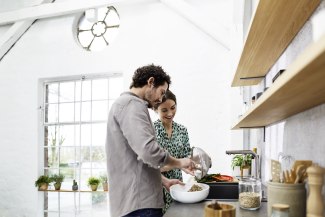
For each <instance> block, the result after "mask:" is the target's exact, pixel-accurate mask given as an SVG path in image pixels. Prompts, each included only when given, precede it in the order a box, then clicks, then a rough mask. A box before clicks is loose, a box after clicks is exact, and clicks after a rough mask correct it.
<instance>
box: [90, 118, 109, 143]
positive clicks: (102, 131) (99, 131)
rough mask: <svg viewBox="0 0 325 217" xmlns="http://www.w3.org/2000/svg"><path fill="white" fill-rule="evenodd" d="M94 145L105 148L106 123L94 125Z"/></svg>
mask: <svg viewBox="0 0 325 217" xmlns="http://www.w3.org/2000/svg"><path fill="white" fill-rule="evenodd" d="M92 127H93V129H92V133H93V135H92V144H93V145H94V146H104V145H105V142H106V127H107V124H106V123H101V124H93V126H92Z"/></svg>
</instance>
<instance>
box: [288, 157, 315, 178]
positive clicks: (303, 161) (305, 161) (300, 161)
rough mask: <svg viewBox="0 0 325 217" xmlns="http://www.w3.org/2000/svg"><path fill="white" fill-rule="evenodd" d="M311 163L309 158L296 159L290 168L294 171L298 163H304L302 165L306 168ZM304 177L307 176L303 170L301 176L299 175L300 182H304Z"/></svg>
mask: <svg viewBox="0 0 325 217" xmlns="http://www.w3.org/2000/svg"><path fill="white" fill-rule="evenodd" d="M312 164H313V161H311V160H296V161H295V162H294V164H293V167H292V169H293V170H294V171H297V168H298V166H299V165H304V166H305V167H306V169H307V168H308V167H310V166H311V165H312ZM306 178H307V172H304V173H303V174H302V177H301V182H304V181H305V179H306Z"/></svg>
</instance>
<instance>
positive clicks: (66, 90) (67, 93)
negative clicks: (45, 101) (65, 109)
mask: <svg viewBox="0 0 325 217" xmlns="http://www.w3.org/2000/svg"><path fill="white" fill-rule="evenodd" d="M74 88H75V87H74V82H64V83H60V102H73V101H74Z"/></svg>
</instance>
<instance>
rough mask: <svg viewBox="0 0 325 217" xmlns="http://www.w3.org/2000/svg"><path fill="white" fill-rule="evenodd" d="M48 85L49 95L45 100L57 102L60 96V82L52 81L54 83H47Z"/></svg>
mask: <svg viewBox="0 0 325 217" xmlns="http://www.w3.org/2000/svg"><path fill="white" fill-rule="evenodd" d="M46 86H47V87H46V88H47V91H48V95H47V97H45V99H47V100H45V101H46V102H47V103H57V102H58V99H59V96H58V93H59V84H58V83H52V84H48V85H46Z"/></svg>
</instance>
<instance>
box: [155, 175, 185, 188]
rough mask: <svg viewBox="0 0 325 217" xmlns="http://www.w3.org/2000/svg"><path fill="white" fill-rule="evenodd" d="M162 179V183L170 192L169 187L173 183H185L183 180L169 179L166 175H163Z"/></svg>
mask: <svg viewBox="0 0 325 217" xmlns="http://www.w3.org/2000/svg"><path fill="white" fill-rule="evenodd" d="M161 180H162V184H163V186H164V187H165V188H166V190H167V191H168V192H169V189H170V187H171V186H172V185H176V184H181V185H185V184H184V183H183V182H181V181H180V180H178V179H168V178H166V177H165V176H163V175H161Z"/></svg>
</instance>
